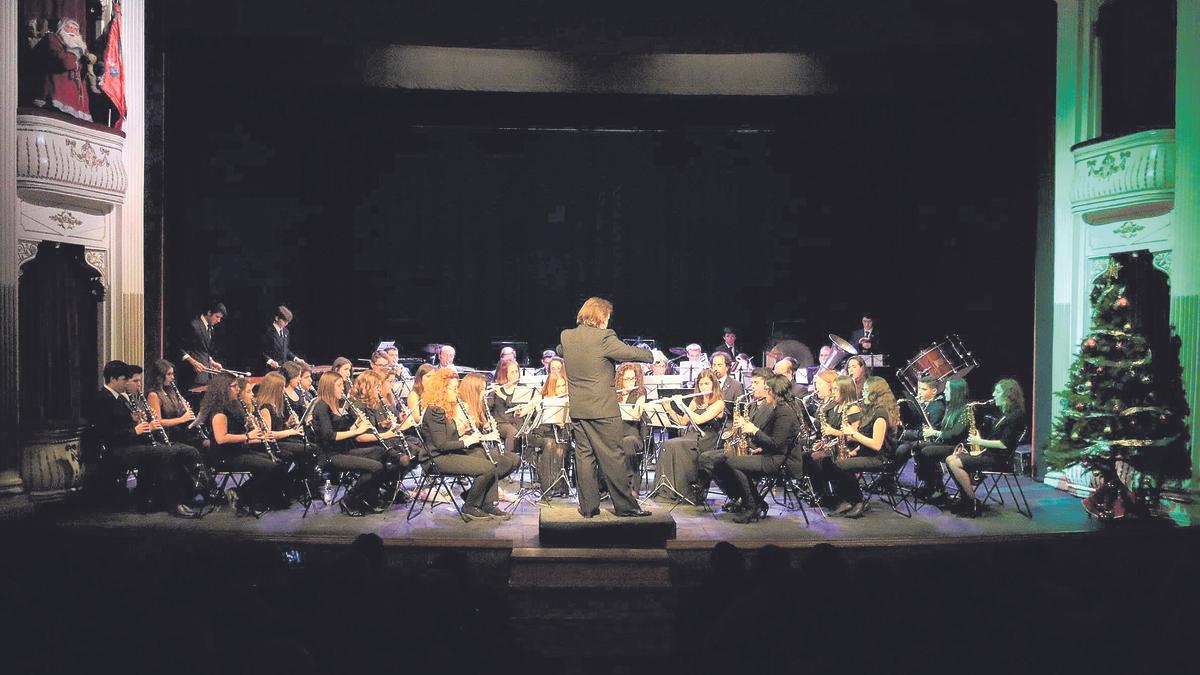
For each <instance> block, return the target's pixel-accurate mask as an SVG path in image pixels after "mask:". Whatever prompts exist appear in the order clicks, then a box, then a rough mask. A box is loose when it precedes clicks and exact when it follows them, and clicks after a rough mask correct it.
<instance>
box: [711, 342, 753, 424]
mask: <svg viewBox="0 0 1200 675" xmlns="http://www.w3.org/2000/svg"><path fill="white" fill-rule="evenodd" d="M732 366H733V357H732V356H730V355H729V352H720V351H718V352H713V355H712V371H713V375H716V376H717V385H718V387H719V388H720V390H721V399H722V400H724V401H725V410H726V411H730V410H733V402H734V401H736V400H737V399H738V397H739V396H741V395H742V394H744V393H745V389H744V388H743V387H742V383H741V382H740V381H739V380H738V378H737V376H736V375H734V374H733V373H732V372H731V370H730V369H731V368H732Z"/></svg>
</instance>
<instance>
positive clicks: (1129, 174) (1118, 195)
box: [1071, 129, 1175, 216]
mask: <svg viewBox="0 0 1200 675" xmlns="http://www.w3.org/2000/svg"><path fill="white" fill-rule="evenodd" d="M1072 154H1073V155H1074V160H1075V173H1074V176H1073V177H1072V180H1071V210H1072V211H1074V212H1075V213H1082V214H1087V215H1089V216H1091V215H1095V214H1101V213H1104V212H1106V211H1112V210H1115V209H1118V208H1122V207H1129V206H1135V205H1139V204H1154V203H1165V204H1166V205H1167V207H1166V208H1170V207H1169V203H1170V202H1171V200H1172V199H1174V197H1175V130H1174V129H1153V130H1150V131H1142V132H1139V133H1136V134H1129V135H1127V136H1121V137H1120V138H1114V139H1110V140H1106V141H1103V142H1100V143H1093V144H1090V145H1086V146H1083V147H1081V148H1076V149H1075V150H1073V151H1072Z"/></svg>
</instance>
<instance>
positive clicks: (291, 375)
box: [279, 361, 312, 420]
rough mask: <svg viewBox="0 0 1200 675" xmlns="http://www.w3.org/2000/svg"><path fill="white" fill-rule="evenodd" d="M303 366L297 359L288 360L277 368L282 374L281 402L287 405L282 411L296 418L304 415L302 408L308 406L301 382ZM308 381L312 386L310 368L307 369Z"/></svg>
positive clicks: (302, 379)
mask: <svg viewBox="0 0 1200 675" xmlns="http://www.w3.org/2000/svg"><path fill="white" fill-rule="evenodd" d="M304 372H305V371H304V367H303V366H301V365H300V363H299V362H297V361H288V362H287V363H285V364H283V366H281V367H280V368H279V373H280V374H281V375H283V379H284V386H283V402H284V404H285V405H286V406H287V410H286V411H283V412H285V413H287V414H288V415H289V416H290V415H293V414H294V415H295V416H296V419H297V420H298V419H300V418H301V417H303V416H304V409H305V408H306V407H307V406H308V398H307V396H306V393H307V392H306V390H305V387H304V384H303V381H304V379H305V378H304ZM308 383H309V386H312V369H309V370H308Z"/></svg>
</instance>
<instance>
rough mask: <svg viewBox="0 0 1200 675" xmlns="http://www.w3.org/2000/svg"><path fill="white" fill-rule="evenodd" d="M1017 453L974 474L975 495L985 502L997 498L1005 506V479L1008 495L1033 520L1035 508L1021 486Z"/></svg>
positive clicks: (1018, 511)
mask: <svg viewBox="0 0 1200 675" xmlns="http://www.w3.org/2000/svg"><path fill="white" fill-rule="evenodd" d="M1027 432H1028V430H1026V433H1027ZM1024 436H1025V434H1024V433H1022V435H1021V438H1022V440H1024ZM1015 455H1016V452H1013V454H1012V455H1010V456H1009V457H1008V459H1007V460H1006V461H1005V462H1004V463H1003V464H1001V465H1000V466H998V467H995V468H992V469H983V470H981V471H978V472H976V473H975V474H974V475H972V482H973V483H974V484H975V497H976V498H977V499H979V501H981V502H984V503H985V504H986V503H987V502H988V501H989V500H992V499H995V501H996V502H997V503H998V504H1000V505H1001V506H1004V491H1003V488H1002V487H1001V486H1000V481H1004V485H1005V486H1006V487H1008V495H1009V497H1011V498H1012V500H1013V504H1014V505H1016V507H1017V513H1019V514H1021V515H1023V516H1025V517H1026V518H1028V519H1030V520H1033V509H1032V508H1031V507H1030V505H1029V498H1028V497H1026V496H1025V490H1024V488H1022V487H1021V476H1020V475H1019V474H1018V473H1017V468H1016V463H1015V462H1014V461H1013V460H1014V457H1015ZM1014 486H1015V488H1014ZM981 489H982V490H983V495H982V496H980V494H979V491H980V490H981Z"/></svg>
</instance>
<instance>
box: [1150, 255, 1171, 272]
mask: <svg viewBox="0 0 1200 675" xmlns="http://www.w3.org/2000/svg"><path fill="white" fill-rule="evenodd" d="M1154 266H1155V267H1157V268H1158V269H1160V270H1162V271H1164V272H1166V273H1167V274H1168V275H1169V274H1170V273H1171V252H1170V251H1159V252H1158V253H1155V254H1154Z"/></svg>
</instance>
